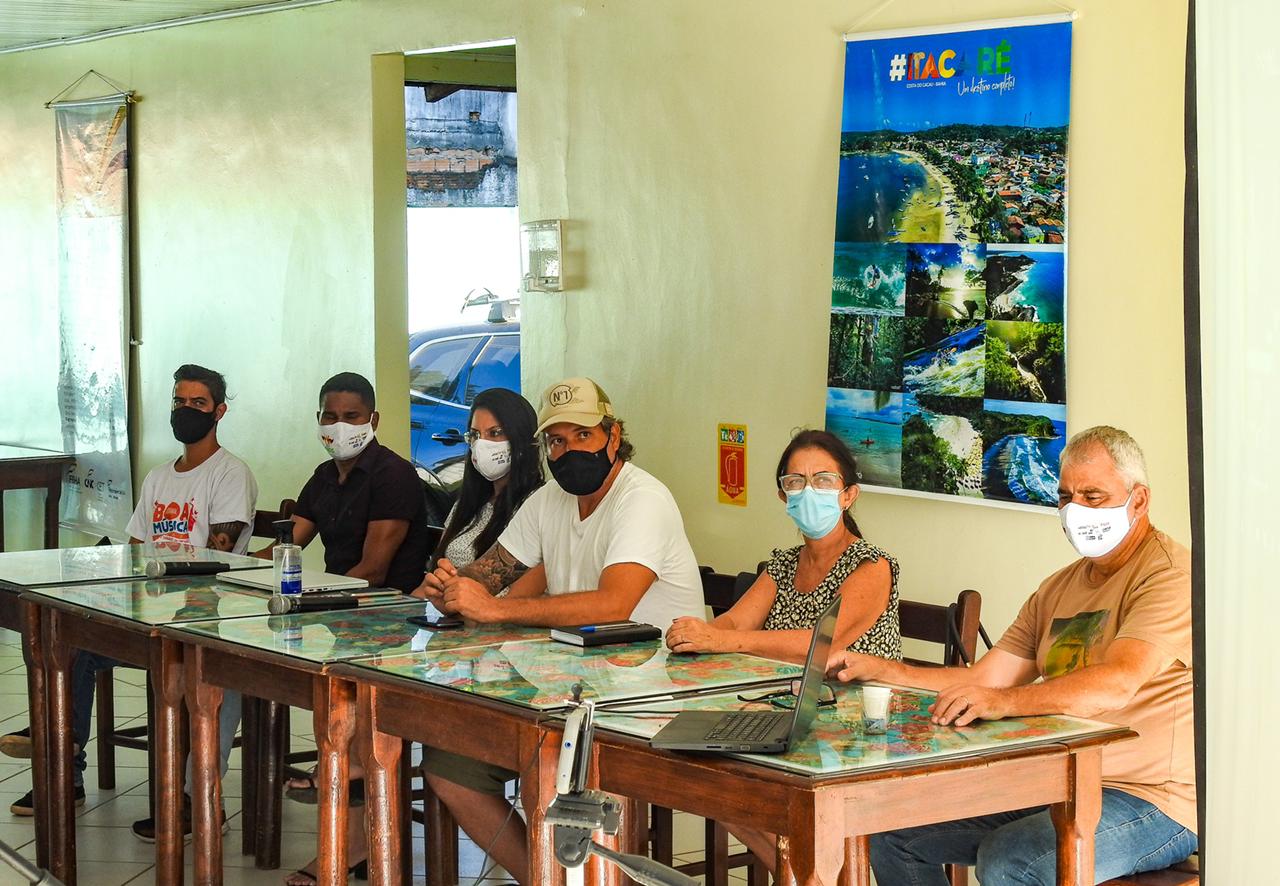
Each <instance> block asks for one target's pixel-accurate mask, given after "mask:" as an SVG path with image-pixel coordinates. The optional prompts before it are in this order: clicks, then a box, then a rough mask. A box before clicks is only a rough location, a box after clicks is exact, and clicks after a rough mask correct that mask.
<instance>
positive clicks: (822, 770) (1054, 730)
mask: <svg viewBox="0 0 1280 886" xmlns="http://www.w3.org/2000/svg"><path fill="white" fill-rule="evenodd" d="M835 692H836V705H835V707H833V708H820V709H819V711H818V718H817V720H815V721H814V725H813V728H812V729H811V730H810V732H809V734H808V735H807V736H805V737H804V738H803V739H801V740H800V741H799V742H798V743H796V744H794V745H793V746H792V747H791V749H790V750H788V751H787V752H786V753H784V754H733V755H730V756H734V757H738V758H740V759H744V760H751V761H752V762H754V763H761V764H764V765H766V766H772V767H775V768H778V769H785V770H788V771H791V772H797V773H800V774H802V775H812V776H819V775H832V774H837V773H851V772H868V771H874V770H878V769H884V768H894V767H901V766H905V765H907V764H911V763H917V762H920V761H923V760H932V759H940V758H954V757H963V756H967V755H972V754H978V753H983V752H990V751H997V750H1009V749H1014V748H1018V747H1026V746H1029V745H1036V744H1046V743H1053V742H1056V741H1059V740H1062V739H1065V738H1073V737H1079V736H1084V735H1096V734H1099V733H1103V732H1107V731H1114V730H1116V729H1117V728H1118V727H1115V726H1112V725H1110V724H1108V723H1099V722H1096V721H1093V720H1082V719H1077V718H1074V717H1057V716H1055V717H1021V718H1017V719H1008V720H992V721H982V722H979V723H975V724H973V725H970V726H963V727H958V728H957V727H953V726H935V725H934V724H932V723H930V722H929V710H928V709H929V705H930V704H932V703H933V700H934V698H935V697H936V696H935V694H934V693H931V692H924V691H922V690H917V689H907V688H901V687H894V688H893V698H892V701H891V702H890V707H889V728H888V731H887V732H886V733H885V734H883V735H868V734H867V733H866V732H864V731H863V728H862V695H861V693H860V692H859V687H858V686H857V685H855V684H837V685H836V687H835ZM682 710H703V711H719V710H723V711H738V710H757V711H767V710H770V708H769V707H768V706H767V705H764V704H759V703H751V702H743V701H739V700H738V698H737V695H736V693H722V694H716V695H702V696H696V697H690V698H679V699H673V700H666V701H643V700H641V701H637V702H635V703H631V704H627V705H620V706H619V709H617V710H609V709H601V708H596V713H595V723H596V726H597V728H599V729H606V730H610V731H613V732H620V733H623V734H625V735H631V736H635V737H638V738H645V739H647V738H652V737H653V736H654V735H655V734H656V733H657V732H658V730H659V729H661V728H662V727H663V726H665V725H666V724H667V723H668V722H670V720H671V719H672V718H673V717H674V716H675V715H676V713H678V712H679V711H682ZM628 711H630V713H628ZM675 753H679V752H675Z"/></svg>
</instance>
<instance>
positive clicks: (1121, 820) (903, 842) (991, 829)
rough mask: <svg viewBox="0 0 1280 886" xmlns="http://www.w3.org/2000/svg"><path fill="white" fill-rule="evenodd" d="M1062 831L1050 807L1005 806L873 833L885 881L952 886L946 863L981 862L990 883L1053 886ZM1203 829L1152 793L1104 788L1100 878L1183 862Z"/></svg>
mask: <svg viewBox="0 0 1280 886" xmlns="http://www.w3.org/2000/svg"><path fill="white" fill-rule="evenodd" d="M1056 846H1057V836H1056V832H1055V831H1054V828H1053V821H1052V820H1050V818H1049V808H1048V807H1047V806H1039V807H1036V808H1033V809H1020V810H1018V811H1016V812H998V813H996V814H994V815H981V816H978V817H977V818H966V819H962V820H960V821H948V822H942V823H940V824H931V825H925V826H924V827H918V828H906V829H904V830H901V831H889V832H888V833H884V834H876V835H875V836H873V837H872V838H871V868H872V870H874V871H875V874H876V882H877V883H879V884H880V886H947V878H946V876H945V875H944V874H943V871H942V865H944V864H962V865H976V866H977V869H978V870H977V875H978V881H979V882H981V883H982V886H1008V884H1015V883H1016V884H1022V886H1053V884H1054V883H1055V882H1056V872H1057V855H1056V851H1055V850H1056ZM1196 846H1197V840H1196V835H1195V833H1194V832H1192V831H1190V830H1188V829H1187V828H1185V827H1183V826H1182V825H1180V824H1178V823H1177V822H1176V821H1174V820H1173V819H1171V818H1169V817H1168V816H1167V815H1165V814H1164V813H1163V812H1161V811H1160V810H1159V809H1157V808H1156V807H1155V806H1153V805H1151V804H1150V803H1148V802H1147V801H1146V800H1140V799H1138V798H1137V797H1135V796H1133V795H1132V794H1126V793H1125V792H1124V791H1118V790H1114V789H1113V788H1104V789H1103V791H1102V817H1101V818H1100V819H1099V821H1098V829H1097V831H1096V832H1095V833H1094V882H1095V883H1101V882H1103V881H1105V880H1111V879H1114V878H1116V877H1123V876H1127V875H1129V874H1134V873H1138V872H1140V871H1154V870H1158V869H1160V868H1166V867H1168V866H1169V865H1171V864H1177V863H1178V862H1180V861H1182V860H1183V859H1185V858H1187V856H1189V855H1191V853H1193V852H1195V850H1196Z"/></svg>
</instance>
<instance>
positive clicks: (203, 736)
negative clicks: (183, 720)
mask: <svg viewBox="0 0 1280 886" xmlns="http://www.w3.org/2000/svg"><path fill="white" fill-rule="evenodd" d="M203 659H204V650H203V649H202V648H201V647H199V646H192V647H191V648H190V649H187V650H186V651H185V652H184V655H183V663H182V668H183V671H184V672H185V674H186V682H187V711H188V715H189V716H190V718H191V832H192V837H193V841H192V849H193V853H194V855H195V882H196V883H197V884H198V886H222V776H221V769H222V760H221V758H220V755H219V753H218V710H219V708H221V707H222V688H221V687H219V686H214V685H213V684H211V683H206V682H204V681H203V680H202V679H201V672H202V670H203V664H204V661H203Z"/></svg>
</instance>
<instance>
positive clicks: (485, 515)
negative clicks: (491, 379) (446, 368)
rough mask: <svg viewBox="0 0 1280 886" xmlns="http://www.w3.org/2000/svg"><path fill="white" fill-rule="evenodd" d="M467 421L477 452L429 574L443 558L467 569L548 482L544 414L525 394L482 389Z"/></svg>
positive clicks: (467, 468)
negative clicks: (537, 436) (540, 437)
mask: <svg viewBox="0 0 1280 886" xmlns="http://www.w3.org/2000/svg"><path fill="white" fill-rule="evenodd" d="M467 421H468V431H467V435H466V436H467V442H468V443H469V444H470V450H471V451H470V454H469V457H468V458H467V463H466V466H465V467H464V468H463V470H462V486H461V488H460V489H459V492H458V501H457V502H456V503H455V504H454V506H453V509H452V510H450V511H449V516H448V517H447V518H446V519H445V528H444V533H443V534H442V535H441V536H440V543H439V544H437V545H436V549H435V551H434V552H432V554H431V560H432V562H431V563H430V564H428V567H427V571H428V572H430V571H431V570H432V569H434V568H435V563H436V562H437V561H439V560H440V559H441V558H446V559H448V560H449V561H450V562H451V563H453V565H454V566H457V567H462V566H465V565H467V564H468V563H470V562H471V561H472V560H474V559H475V558H476V557H478V556H480V555H481V554H483V553H484V552H485V551H487V550H489V548H490V547H492V546H493V543H494V542H496V541H497V540H498V536H499V535H501V534H502V530H503V529H505V528H506V526H507V523H508V521H510V520H511V516H512V515H513V514H514V513H515V512H516V510H517V509H518V508H519V507H520V505H521V504H522V503H523V502H524V500H525V499H526V498H528V497H529V494H530V493H531V492H533V491H534V490H535V489H537V488H538V487H539V486H541V485H542V456H541V454H540V453H539V452H538V445H537V442H536V441H535V440H534V435H533V431H534V428H535V427H537V425H538V416H537V413H535V412H534V411H533V407H532V406H530V405H529V402H528V401H527V400H525V399H524V397H521V396H520V395H519V394H517V393H516V392H515V391H509V390H507V389H506V388H489V389H488V390H485V391H481V392H480V393H479V394H477V395H476V399H475V401H474V402H473V403H472V404H471V414H470V417H469V418H468V420H467Z"/></svg>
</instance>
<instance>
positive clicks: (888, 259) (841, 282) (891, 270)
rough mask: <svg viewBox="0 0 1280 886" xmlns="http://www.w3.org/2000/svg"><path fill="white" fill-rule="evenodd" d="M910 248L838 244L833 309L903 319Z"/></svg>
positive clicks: (893, 245)
mask: <svg viewBox="0 0 1280 886" xmlns="http://www.w3.org/2000/svg"><path fill="white" fill-rule="evenodd" d="M906 279H907V252H906V248H905V247H903V246H899V245H897V244H889V243H837V244H836V256H835V262H834V264H833V266H832V269H831V310H832V311H833V312H835V313H849V312H858V313H864V314H883V315H886V316H891V317H901V316H902V312H903V308H904V305H905V304H906Z"/></svg>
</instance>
